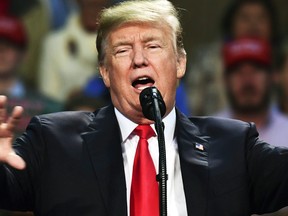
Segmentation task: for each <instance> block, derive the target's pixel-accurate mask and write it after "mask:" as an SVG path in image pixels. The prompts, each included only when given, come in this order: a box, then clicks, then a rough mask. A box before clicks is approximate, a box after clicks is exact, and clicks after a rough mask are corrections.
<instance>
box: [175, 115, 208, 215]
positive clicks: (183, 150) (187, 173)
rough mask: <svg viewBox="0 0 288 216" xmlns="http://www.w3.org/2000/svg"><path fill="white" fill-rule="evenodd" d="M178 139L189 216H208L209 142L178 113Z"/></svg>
mask: <svg viewBox="0 0 288 216" xmlns="http://www.w3.org/2000/svg"><path fill="white" fill-rule="evenodd" d="M176 137H177V142H178V147H179V156H180V163H181V172H182V178H183V185H184V191H185V197H186V204H187V211H188V215H198V216H202V215H203V216H204V215H206V211H207V210H206V209H207V201H208V187H209V182H208V148H209V146H208V141H207V140H205V137H203V136H201V135H200V133H199V130H198V128H197V127H196V126H195V125H194V124H193V123H192V122H191V121H190V120H189V119H188V118H187V117H186V116H184V115H183V114H181V113H179V112H177V122H176Z"/></svg>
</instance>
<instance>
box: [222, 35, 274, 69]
mask: <svg viewBox="0 0 288 216" xmlns="http://www.w3.org/2000/svg"><path fill="white" fill-rule="evenodd" d="M271 52H272V48H271V45H270V44H269V43H268V42H267V41H265V40H260V39H252V38H242V39H237V40H234V41H230V42H226V43H225V44H224V47H223V60H224V66H225V68H231V67H232V66H235V65H237V64H239V63H241V62H243V61H252V62H256V63H258V64H261V65H264V66H271V65H272V53H271Z"/></svg>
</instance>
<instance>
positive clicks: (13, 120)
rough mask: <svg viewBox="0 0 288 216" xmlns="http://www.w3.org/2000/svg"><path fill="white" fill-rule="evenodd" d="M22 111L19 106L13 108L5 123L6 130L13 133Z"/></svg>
mask: <svg viewBox="0 0 288 216" xmlns="http://www.w3.org/2000/svg"><path fill="white" fill-rule="evenodd" d="M23 111H24V109H23V107H21V106H16V107H14V109H13V111H12V114H11V116H10V117H9V119H8V121H7V129H8V130H10V131H13V130H14V129H15V127H16V125H17V124H18V122H19V121H20V119H21V117H22V114H23Z"/></svg>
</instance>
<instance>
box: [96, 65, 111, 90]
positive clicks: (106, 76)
mask: <svg viewBox="0 0 288 216" xmlns="http://www.w3.org/2000/svg"><path fill="white" fill-rule="evenodd" d="M99 71H100V74H101V77H102V79H103V81H104V84H105V86H106V87H107V88H110V76H109V70H108V69H107V68H106V67H105V66H104V65H101V66H100V67H99Z"/></svg>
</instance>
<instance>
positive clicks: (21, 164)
mask: <svg viewBox="0 0 288 216" xmlns="http://www.w3.org/2000/svg"><path fill="white" fill-rule="evenodd" d="M6 163H7V164H9V165H10V166H11V167H13V168H15V169H18V170H23V169H25V167H26V163H25V161H24V160H23V159H22V158H21V157H20V156H19V155H17V154H16V153H15V152H11V153H9V154H8V156H7V159H6Z"/></svg>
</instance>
